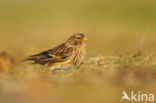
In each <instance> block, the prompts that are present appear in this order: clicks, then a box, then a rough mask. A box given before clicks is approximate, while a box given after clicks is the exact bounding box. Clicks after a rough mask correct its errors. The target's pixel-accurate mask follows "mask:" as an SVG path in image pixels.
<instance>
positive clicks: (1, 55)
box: [0, 52, 15, 71]
mask: <svg viewBox="0 0 156 103" xmlns="http://www.w3.org/2000/svg"><path fill="white" fill-rule="evenodd" d="M14 64H15V60H14V58H13V57H11V56H10V55H9V54H8V53H6V52H0V71H8V70H9V69H10V68H11V67H12V66H13V65H14Z"/></svg>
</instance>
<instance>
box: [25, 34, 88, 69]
mask: <svg viewBox="0 0 156 103" xmlns="http://www.w3.org/2000/svg"><path fill="white" fill-rule="evenodd" d="M87 40H88V39H87V38H86V37H85V35H84V34H83V33H75V34H73V35H72V36H70V37H69V38H68V39H67V40H66V41H65V42H63V43H62V44H60V45H58V46H56V47H54V48H53V49H49V50H46V51H43V52H40V53H38V54H35V55H31V56H29V57H28V58H26V59H24V61H29V62H30V63H31V64H40V65H44V66H46V67H47V68H48V69H50V70H56V69H61V70H65V69H69V68H78V67H79V66H80V65H81V64H82V63H83V61H84V58H85V55H86V42H87Z"/></svg>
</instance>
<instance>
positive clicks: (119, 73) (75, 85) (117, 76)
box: [0, 52, 156, 103]
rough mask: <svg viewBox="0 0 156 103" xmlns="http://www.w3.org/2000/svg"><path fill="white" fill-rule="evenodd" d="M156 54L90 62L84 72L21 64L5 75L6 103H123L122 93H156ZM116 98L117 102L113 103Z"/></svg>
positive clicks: (0, 87) (1, 84)
mask: <svg viewBox="0 0 156 103" xmlns="http://www.w3.org/2000/svg"><path fill="white" fill-rule="evenodd" d="M155 61H156V54H154V53H149V52H146V53H136V54H128V53H127V54H123V55H117V56H112V57H110V56H108V57H106V56H104V57H102V56H100V57H92V58H89V59H87V60H86V61H85V62H84V64H83V65H81V67H80V68H77V69H74V68H73V69H71V70H66V71H49V70H47V68H45V67H42V66H40V65H27V64H18V65H16V66H15V67H13V68H11V69H10V71H8V72H1V74H0V75H1V76H0V91H1V94H0V100H1V102H2V103H9V102H12V103H21V102H22V103H28V102H29V103H43V102H44V103H45V102H46V103H48V102H49V103H50V102H54V103H80V102H81V103H86V102H90V103H105V102H107V103H108V102H109V103H120V98H121V96H122V91H123V90H126V91H130V90H134V91H141V92H145V93H146V92H152V93H156V89H155V86H156V69H155V67H156V62H155ZM112 98H113V99H112Z"/></svg>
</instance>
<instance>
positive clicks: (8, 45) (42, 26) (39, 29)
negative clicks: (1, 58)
mask: <svg viewBox="0 0 156 103" xmlns="http://www.w3.org/2000/svg"><path fill="white" fill-rule="evenodd" d="M155 27H156V1H155V0H44V1H43V0H1V1H0V51H7V52H9V53H10V54H11V55H14V56H15V57H16V58H17V59H21V58H23V57H25V56H28V55H30V54H33V53H36V52H40V51H42V50H46V49H49V48H53V47H54V46H56V45H57V44H59V43H61V42H63V41H65V40H66V39H67V38H68V37H69V36H70V35H72V34H73V33H77V32H81V33H84V34H86V36H87V37H88V39H89V41H88V46H87V47H88V48H87V49H88V52H87V53H88V56H97V55H114V54H115V52H127V51H128V52H135V51H137V50H138V49H141V50H155V44H156V36H155V33H156V29H155Z"/></svg>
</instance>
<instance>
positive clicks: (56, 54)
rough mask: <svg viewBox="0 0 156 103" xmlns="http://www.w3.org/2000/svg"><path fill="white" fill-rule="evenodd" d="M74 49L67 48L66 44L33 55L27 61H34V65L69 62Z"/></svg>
mask: <svg viewBox="0 0 156 103" xmlns="http://www.w3.org/2000/svg"><path fill="white" fill-rule="evenodd" d="M72 51H73V49H72V48H70V47H67V46H66V45H65V43H63V44H61V45H59V46H57V47H55V48H53V49H50V50H47V51H44V52H41V53H39V54H36V55H32V56H30V57H28V58H26V59H25V60H26V61H33V64H43V65H44V64H47V63H55V62H64V61H66V60H69V59H70V58H71V56H72Z"/></svg>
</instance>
